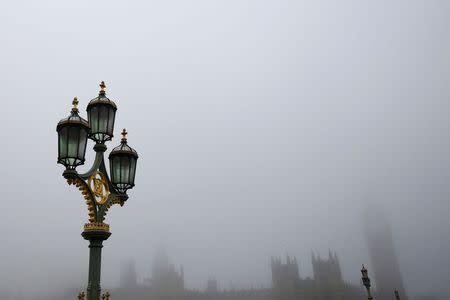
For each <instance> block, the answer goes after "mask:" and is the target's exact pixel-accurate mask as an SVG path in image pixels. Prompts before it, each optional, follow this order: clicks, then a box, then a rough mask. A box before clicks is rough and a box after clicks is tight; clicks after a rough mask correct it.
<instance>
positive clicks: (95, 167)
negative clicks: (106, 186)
mask: <svg viewBox="0 0 450 300" xmlns="http://www.w3.org/2000/svg"><path fill="white" fill-rule="evenodd" d="M103 154H104V151H97V153H96V154H95V160H94V163H93V164H92V167H91V168H90V169H89V171H87V172H86V173H83V174H78V176H79V177H80V178H81V179H84V180H86V179H88V178H89V177H90V176H91V175H92V174H94V172H95V171H97V170H98V169H99V168H100V165H101V163H102V162H103V160H104V158H103ZM105 175H106V174H105ZM108 181H109V178H108Z"/></svg>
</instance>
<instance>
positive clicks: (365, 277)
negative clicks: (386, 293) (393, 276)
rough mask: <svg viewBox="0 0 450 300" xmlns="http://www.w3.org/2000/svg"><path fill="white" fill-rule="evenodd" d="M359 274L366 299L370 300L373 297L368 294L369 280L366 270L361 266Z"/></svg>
mask: <svg viewBox="0 0 450 300" xmlns="http://www.w3.org/2000/svg"><path fill="white" fill-rule="evenodd" d="M361 274H362V282H363V285H364V286H365V287H366V290H367V299H369V300H372V299H373V297H372V294H371V292H370V278H369V276H368V275H367V269H366V268H365V267H364V265H363V266H362V269H361Z"/></svg>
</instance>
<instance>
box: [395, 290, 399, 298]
mask: <svg viewBox="0 0 450 300" xmlns="http://www.w3.org/2000/svg"><path fill="white" fill-rule="evenodd" d="M394 295H395V300H400V295H399V294H398V291H397V290H395V291H394Z"/></svg>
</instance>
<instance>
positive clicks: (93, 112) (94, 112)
mask: <svg viewBox="0 0 450 300" xmlns="http://www.w3.org/2000/svg"><path fill="white" fill-rule="evenodd" d="M88 118H89V119H88V120H89V125H90V126H91V131H92V132H98V108H97V106H93V107H91V108H89V114H88Z"/></svg>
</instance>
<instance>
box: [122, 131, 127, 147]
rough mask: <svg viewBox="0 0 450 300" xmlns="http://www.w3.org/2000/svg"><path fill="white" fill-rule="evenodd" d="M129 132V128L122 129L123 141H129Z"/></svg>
mask: <svg viewBox="0 0 450 300" xmlns="http://www.w3.org/2000/svg"><path fill="white" fill-rule="evenodd" d="M127 134H128V132H127V130H126V129H125V128H124V129H123V130H122V143H126V142H127Z"/></svg>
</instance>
